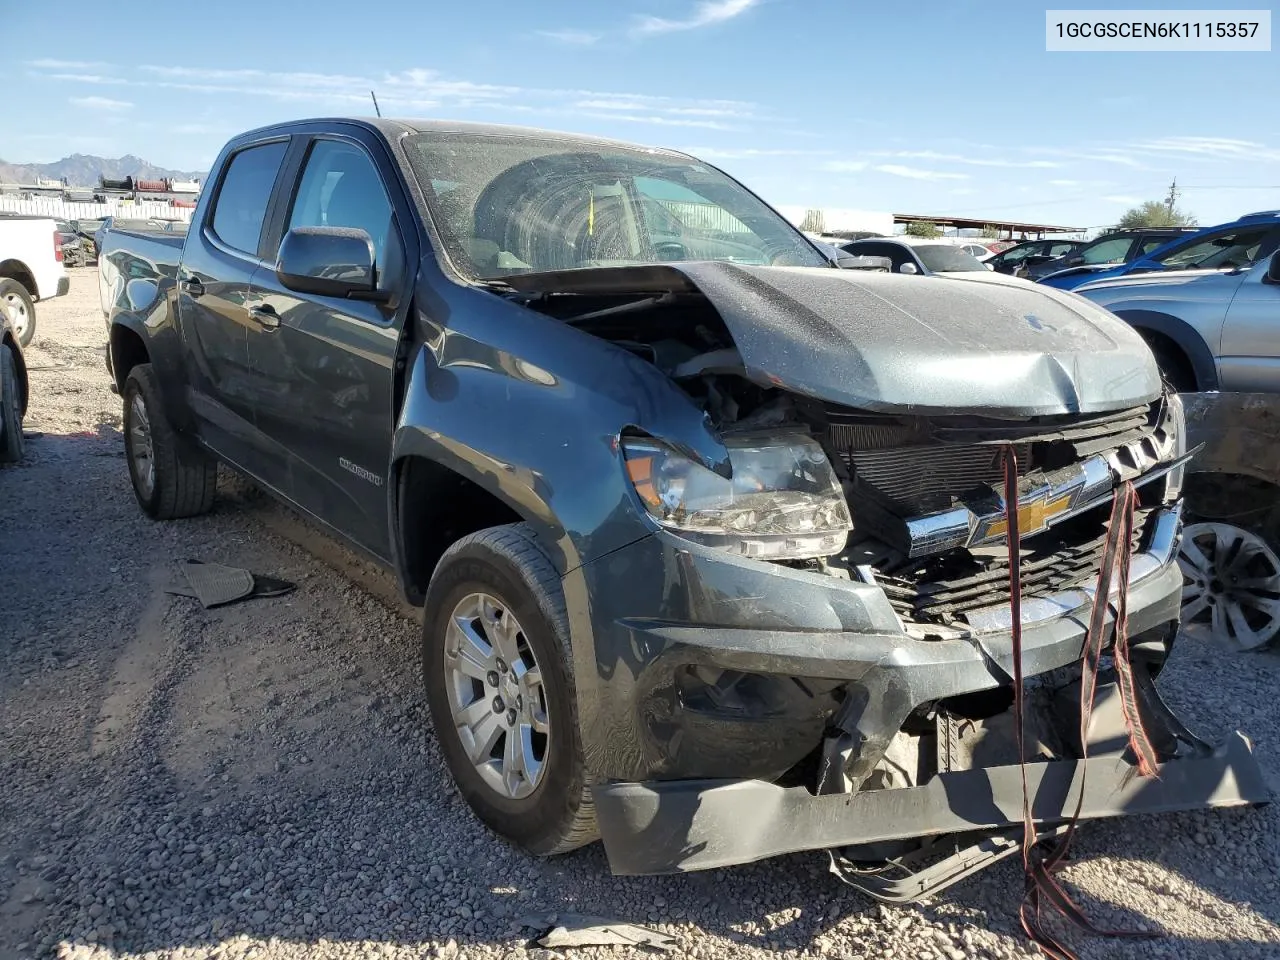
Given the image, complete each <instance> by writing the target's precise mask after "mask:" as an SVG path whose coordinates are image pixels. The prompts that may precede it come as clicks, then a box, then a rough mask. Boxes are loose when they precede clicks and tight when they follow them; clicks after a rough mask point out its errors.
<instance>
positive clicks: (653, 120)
mask: <svg viewBox="0 0 1280 960" xmlns="http://www.w3.org/2000/svg"><path fill="white" fill-rule="evenodd" d="M580 116H584V117H594V118H595V119H597V120H621V121H622V122H623V123H648V124H652V125H653V126H655V127H698V128H700V129H702V130H741V129H742V128H741V127H735V126H731V125H730V124H727V123H721V122H720V121H718V120H686V119H683V118H681V117H663V116H658V115H656V114H647V115H646V114H639V113H583V114H580Z"/></svg>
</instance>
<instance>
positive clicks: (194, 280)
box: [182, 277, 204, 299]
mask: <svg viewBox="0 0 1280 960" xmlns="http://www.w3.org/2000/svg"><path fill="white" fill-rule="evenodd" d="M182 289H184V290H185V291H186V292H187V296H189V297H191V298H192V299H195V298H197V297H202V296H204V284H203V283H201V282H200V278H199V277H186V278H184V279H183V281H182Z"/></svg>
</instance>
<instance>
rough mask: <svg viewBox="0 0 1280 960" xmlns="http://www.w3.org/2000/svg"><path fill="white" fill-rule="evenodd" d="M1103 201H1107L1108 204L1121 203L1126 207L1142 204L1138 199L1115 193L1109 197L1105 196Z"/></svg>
mask: <svg viewBox="0 0 1280 960" xmlns="http://www.w3.org/2000/svg"><path fill="white" fill-rule="evenodd" d="M1102 199H1103V200H1105V201H1107V203H1121V204H1124V205H1125V206H1132V205H1134V204H1138V203H1141V202H1142V201H1141V200H1139V199H1138V198H1137V197H1126V196H1124V195H1123V194H1115V193H1113V194H1109V195H1108V196H1105V197H1103V198H1102Z"/></svg>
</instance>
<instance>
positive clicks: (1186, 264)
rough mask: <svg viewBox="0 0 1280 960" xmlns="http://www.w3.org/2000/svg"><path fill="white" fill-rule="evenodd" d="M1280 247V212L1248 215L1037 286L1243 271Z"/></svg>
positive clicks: (1053, 277) (1061, 274) (1068, 287)
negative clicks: (1169, 273)
mask: <svg viewBox="0 0 1280 960" xmlns="http://www.w3.org/2000/svg"><path fill="white" fill-rule="evenodd" d="M1278 244H1280V210H1264V211H1261V212H1259V213H1249V214H1246V215H1245V216H1243V217H1241V218H1240V219H1239V220H1234V221H1232V222H1231V223H1221V224H1218V225H1217V226H1215V227H1206V228H1205V229H1204V230H1199V231H1197V232H1195V233H1190V234H1187V235H1186V236H1183V237H1177V238H1176V239H1174V240H1171V241H1170V242H1168V243H1166V244H1164V246H1161V247H1157V248H1156V249H1155V250H1152V251H1151V252H1150V253H1147V254H1144V255H1143V256H1140V257H1138V258H1137V259H1135V260H1132V261H1130V262H1129V263H1117V264H1115V265H1113V266H1109V267H1094V268H1091V269H1084V268H1075V269H1067V270H1063V271H1061V272H1059V273H1053V274H1050V275H1049V276H1047V277H1044V278H1042V279H1041V280H1040V283H1043V284H1046V285H1048V286H1050V287H1057V288H1058V289H1059V290H1074V289H1075V288H1076V287H1079V286H1081V285H1083V284H1086V283H1092V282H1094V281H1095V280H1106V279H1110V278H1112V277H1126V276H1130V275H1132V274H1135V273H1155V272H1158V271H1162V270H1222V269H1231V268H1233V267H1234V268H1238V269H1245V268H1247V267H1249V266H1252V265H1253V264H1254V263H1256V262H1257V261H1258V260H1259V259H1261V258H1262V257H1265V256H1268V255H1269V254H1270V253H1271V252H1272V251H1273V250H1275V249H1276V246H1277V245H1278Z"/></svg>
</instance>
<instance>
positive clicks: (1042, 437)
mask: <svg viewBox="0 0 1280 960" xmlns="http://www.w3.org/2000/svg"><path fill="white" fill-rule="evenodd" d="M1159 404H1160V401H1157V402H1156V403H1155V404H1152V405H1151V406H1150V407H1146V406H1142V407H1133V408H1131V409H1128V410H1120V411H1117V412H1112V413H1108V414H1101V415H1095V416H1089V417H1034V418H1029V419H1027V420H1017V421H991V420H983V419H982V418H978V417H939V418H934V419H924V418H908V419H902V420H893V419H884V418H875V417H869V416H866V415H858V414H854V413H848V412H844V411H831V410H829V411H827V418H828V423H827V428H826V441H827V444H828V445H829V447H830V449H831V450H832V451H833V452H834V453H835V454H836V455H837V456H838V457H839V459H840V460H841V462H842V463H843V465H844V467H845V469H846V470H847V471H848V475H849V476H850V477H851V478H852V479H853V480H854V481H855V482H856V483H857V484H858V485H859V486H860V487H862V488H863V489H864V490H865V491H867V492H868V493H870V494H871V495H873V496H875V497H876V499H877V500H879V501H880V502H881V503H882V504H883V505H884V506H886V507H887V508H888V509H889V510H891V511H892V512H893V513H895V514H897V515H898V516H900V517H914V516H920V515H922V514H926V513H933V512H935V511H940V510H946V509H948V508H949V507H951V506H953V505H954V504H955V503H956V502H957V501H958V500H960V499H962V498H963V497H965V496H966V495H968V494H972V493H973V492H974V491H975V490H979V489H981V488H983V487H985V486H988V485H992V484H998V483H999V482H1000V480H1001V477H1002V476H1003V473H1002V471H1001V467H1000V448H1001V446H1002V445H1003V444H1005V443H1012V444H1014V447H1015V450H1016V451H1017V454H1018V469H1019V471H1020V472H1021V473H1024V474H1025V473H1027V472H1028V471H1031V470H1034V469H1036V468H1044V469H1049V470H1052V469H1055V468H1057V467H1062V466H1066V465H1067V464H1069V463H1072V462H1075V461H1078V460H1083V459H1084V458H1086V457H1088V456H1091V455H1093V454H1095V453H1099V452H1101V451H1104V450H1109V449H1111V448H1113V447H1116V446H1119V445H1121V444H1124V443H1127V442H1129V441H1131V440H1135V439H1137V438H1139V437H1141V436H1143V435H1144V434H1146V433H1147V432H1149V431H1150V429H1151V427H1152V426H1153V425H1154V424H1155V423H1156V422H1158V419H1159V415H1160V408H1159Z"/></svg>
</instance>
